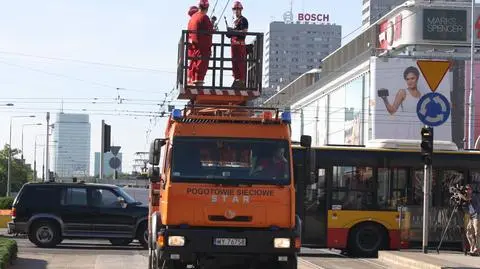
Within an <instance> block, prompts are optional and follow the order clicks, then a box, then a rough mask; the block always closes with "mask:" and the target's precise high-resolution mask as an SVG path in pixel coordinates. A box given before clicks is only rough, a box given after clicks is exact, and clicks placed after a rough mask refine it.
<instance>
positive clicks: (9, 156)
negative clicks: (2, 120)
mask: <svg viewBox="0 0 480 269" xmlns="http://www.w3.org/2000/svg"><path fill="white" fill-rule="evenodd" d="M7 169H8V173H7V197H10V180H11V177H12V118H10V139H9V142H8V168H7Z"/></svg>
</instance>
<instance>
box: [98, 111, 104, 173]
mask: <svg viewBox="0 0 480 269" xmlns="http://www.w3.org/2000/svg"><path fill="white" fill-rule="evenodd" d="M101 129H102V132H101V139H100V141H101V143H100V171H99V173H98V178H99V179H100V182H101V181H102V179H103V169H104V167H103V166H104V163H103V162H104V160H103V159H104V156H103V153H104V152H103V151H104V149H105V141H104V140H105V139H104V136H105V120H102V128H101Z"/></svg>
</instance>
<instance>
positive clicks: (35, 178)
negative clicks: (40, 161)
mask: <svg viewBox="0 0 480 269" xmlns="http://www.w3.org/2000/svg"><path fill="white" fill-rule="evenodd" d="M32 180H33V182H35V181H37V138H36V137H35V147H34V150H33V175H32Z"/></svg>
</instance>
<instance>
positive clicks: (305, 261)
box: [298, 258, 327, 269]
mask: <svg viewBox="0 0 480 269" xmlns="http://www.w3.org/2000/svg"><path fill="white" fill-rule="evenodd" d="M298 261H299V262H300V263H303V264H305V265H307V266H309V267H313V268H314V269H327V268H325V267H322V266H320V265H317V264H314V263H313V262H309V261H307V260H305V259H303V258H299V259H298Z"/></svg>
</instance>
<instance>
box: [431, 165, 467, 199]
mask: <svg viewBox="0 0 480 269" xmlns="http://www.w3.org/2000/svg"><path fill="white" fill-rule="evenodd" d="M456 184H458V185H463V184H464V176H463V171H458V170H445V171H444V172H443V179H442V184H441V188H442V189H441V190H440V192H439V193H440V197H439V200H438V201H435V200H434V201H435V202H436V203H435V202H434V206H443V207H445V206H449V205H450V204H449V201H450V195H451V194H450V186H454V185H456Z"/></svg>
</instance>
